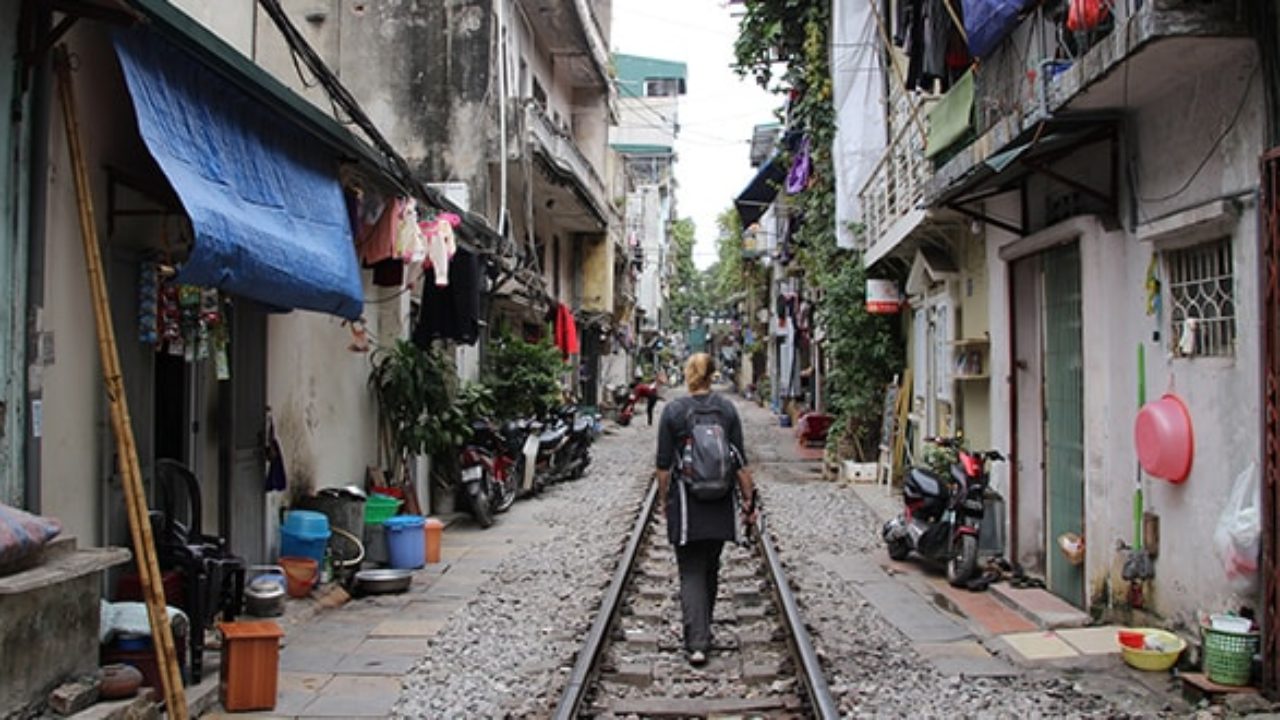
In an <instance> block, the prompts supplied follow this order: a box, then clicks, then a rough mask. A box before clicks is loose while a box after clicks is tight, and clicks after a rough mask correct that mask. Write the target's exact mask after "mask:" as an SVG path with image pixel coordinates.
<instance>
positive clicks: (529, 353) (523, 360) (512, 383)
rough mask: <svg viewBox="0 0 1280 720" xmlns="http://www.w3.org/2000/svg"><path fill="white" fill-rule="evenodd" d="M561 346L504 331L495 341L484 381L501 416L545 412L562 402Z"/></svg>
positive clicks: (527, 415) (512, 416)
mask: <svg viewBox="0 0 1280 720" xmlns="http://www.w3.org/2000/svg"><path fill="white" fill-rule="evenodd" d="M562 364H563V360H562V359H561V355H560V350H559V348H557V347H556V346H555V345H552V344H551V342H550V341H548V340H544V341H542V342H537V343H530V342H525V341H524V340H522V339H520V338H518V337H514V336H511V335H504V336H503V337H501V338H499V339H498V341H497V342H494V343H491V344H490V346H489V353H488V355H487V357H486V359H485V367H484V384H485V386H486V387H488V388H489V389H490V391H491V392H492V394H493V397H494V398H496V399H497V401H496V402H495V403H494V407H493V409H494V412H495V414H496V415H497V417H498V419H500V420H510V419H512V418H521V417H530V416H541V415H544V414H546V413H547V412H548V411H549V410H551V409H552V408H554V407H555V406H556V405H558V404H559V403H560V384H559V378H560V371H561V367H562Z"/></svg>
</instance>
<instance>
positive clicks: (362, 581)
mask: <svg viewBox="0 0 1280 720" xmlns="http://www.w3.org/2000/svg"><path fill="white" fill-rule="evenodd" d="M412 582H413V571H412V570H400V569H394V568H386V569H383V570H361V571H360V572H358V573H356V585H357V586H359V588H360V589H361V590H363V591H364V592H367V593H372V594H378V593H398V592H404V591H405V590H408V589H409V584H410V583H412Z"/></svg>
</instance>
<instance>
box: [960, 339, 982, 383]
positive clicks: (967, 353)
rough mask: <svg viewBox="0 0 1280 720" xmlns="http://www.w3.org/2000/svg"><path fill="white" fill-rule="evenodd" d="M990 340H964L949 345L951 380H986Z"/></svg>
mask: <svg viewBox="0 0 1280 720" xmlns="http://www.w3.org/2000/svg"><path fill="white" fill-rule="evenodd" d="M990 349H991V340H990V339H989V338H985V337H983V338H965V339H962V340H955V341H952V343H951V379H953V380H956V381H960V380H986V379H987V377H988V373H989V370H990V368H989V367H988V363H989V362H990V359H989V358H988V355H990Z"/></svg>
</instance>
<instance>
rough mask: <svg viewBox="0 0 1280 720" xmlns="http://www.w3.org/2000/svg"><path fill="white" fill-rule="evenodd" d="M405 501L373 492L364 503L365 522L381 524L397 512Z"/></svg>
mask: <svg viewBox="0 0 1280 720" xmlns="http://www.w3.org/2000/svg"><path fill="white" fill-rule="evenodd" d="M403 502H404V501H403V500H400V499H399V498H393V497H391V496H389V495H379V494H378V493H373V494H372V495H370V496H369V499H368V500H366V501H365V503H364V522H365V524H366V525H381V524H382V523H384V522H386V521H387V520H388V519H390V518H391V517H392V516H394V515H395V514H396V511H397V510H399V509H400V504H401V503H403Z"/></svg>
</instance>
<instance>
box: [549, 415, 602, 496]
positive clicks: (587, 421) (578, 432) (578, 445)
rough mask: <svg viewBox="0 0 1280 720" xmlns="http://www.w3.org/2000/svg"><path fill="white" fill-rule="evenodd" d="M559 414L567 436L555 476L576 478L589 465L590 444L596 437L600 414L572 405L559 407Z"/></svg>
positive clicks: (565, 478)
mask: <svg viewBox="0 0 1280 720" xmlns="http://www.w3.org/2000/svg"><path fill="white" fill-rule="evenodd" d="M560 415H561V417H562V418H563V419H564V420H565V422H566V423H567V424H568V426H569V437H568V441H567V443H566V446H565V449H564V452H562V453H561V456H560V459H561V461H562V465H561V466H560V468H559V469H558V472H557V473H556V476H557V478H558V479H560V480H577V479H578V478H580V477H582V476H583V475H585V474H586V472H587V467H588V466H589V465H591V444H592V443H593V442H595V439H596V428H597V427H598V426H599V424H600V416H599V415H596V414H594V413H584V412H579V411H578V409H577V408H576V407H573V406H566V407H564V408H561V409H560Z"/></svg>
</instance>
